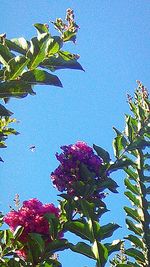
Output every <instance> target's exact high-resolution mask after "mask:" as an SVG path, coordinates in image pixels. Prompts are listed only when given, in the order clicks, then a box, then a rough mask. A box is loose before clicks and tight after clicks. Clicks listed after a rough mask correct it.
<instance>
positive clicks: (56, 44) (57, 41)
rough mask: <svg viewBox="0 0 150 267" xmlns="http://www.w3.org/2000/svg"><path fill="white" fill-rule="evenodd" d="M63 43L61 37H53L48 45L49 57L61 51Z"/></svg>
mask: <svg viewBox="0 0 150 267" xmlns="http://www.w3.org/2000/svg"><path fill="white" fill-rule="evenodd" d="M62 45H63V41H62V39H61V38H60V37H59V36H53V37H52V38H51V39H50V40H49V41H48V43H47V56H48V57H49V56H52V55H54V54H56V53H58V51H59V50H60V48H61V47H62Z"/></svg>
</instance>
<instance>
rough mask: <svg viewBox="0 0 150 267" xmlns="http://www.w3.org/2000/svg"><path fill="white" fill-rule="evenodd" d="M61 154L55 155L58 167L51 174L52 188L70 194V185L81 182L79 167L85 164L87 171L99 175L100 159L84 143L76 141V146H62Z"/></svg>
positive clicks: (71, 191) (71, 190)
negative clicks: (58, 163)
mask: <svg viewBox="0 0 150 267" xmlns="http://www.w3.org/2000/svg"><path fill="white" fill-rule="evenodd" d="M61 149H62V150H63V152H62V153H60V154H58V153H56V158H57V159H58V161H59V162H60V165H59V166H58V168H57V169H55V171H54V172H52V173H51V179H52V182H53V184H54V186H55V187H56V188H57V189H58V190H59V191H61V192H63V191H67V193H70V194H72V193H73V189H72V184H73V183H74V182H75V181H81V180H82V179H81V176H80V165H81V163H83V164H85V165H86V166H87V168H88V170H89V171H91V172H94V173H95V177H97V176H98V174H99V168H100V166H101V164H102V159H101V158H100V157H99V156H97V155H95V154H94V151H93V149H92V148H91V147H89V146H88V145H87V144H86V143H85V142H82V141H78V142H77V143H76V144H73V145H68V146H62V147H61Z"/></svg>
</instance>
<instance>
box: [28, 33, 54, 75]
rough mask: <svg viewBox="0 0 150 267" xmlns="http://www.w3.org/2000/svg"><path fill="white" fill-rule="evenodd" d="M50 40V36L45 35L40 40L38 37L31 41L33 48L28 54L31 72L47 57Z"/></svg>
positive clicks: (31, 47)
mask: <svg viewBox="0 0 150 267" xmlns="http://www.w3.org/2000/svg"><path fill="white" fill-rule="evenodd" d="M49 38H50V37H49V34H47V33H43V34H41V36H40V38H39V39H38V38H37V37H33V38H32V39H31V42H30V43H31V46H30V48H29V50H28V52H27V54H26V56H27V57H28V58H29V59H30V62H29V63H28V68H29V69H30V70H32V69H35V68H36V67H37V66H38V65H39V64H40V63H41V62H42V61H43V60H44V58H45V57H46V53H47V49H46V48H47V42H48V40H49Z"/></svg>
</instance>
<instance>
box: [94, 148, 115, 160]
mask: <svg viewBox="0 0 150 267" xmlns="http://www.w3.org/2000/svg"><path fill="white" fill-rule="evenodd" d="M93 148H94V150H95V151H96V152H97V154H98V156H100V157H101V158H102V159H103V160H104V162H107V163H109V162H110V160H111V159H110V155H109V153H108V152H107V151H106V150H105V149H103V148H101V147H99V146H96V145H93Z"/></svg>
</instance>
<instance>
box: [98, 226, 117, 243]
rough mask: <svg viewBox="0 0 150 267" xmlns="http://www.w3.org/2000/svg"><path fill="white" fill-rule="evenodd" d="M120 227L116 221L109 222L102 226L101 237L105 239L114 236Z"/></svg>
mask: <svg viewBox="0 0 150 267" xmlns="http://www.w3.org/2000/svg"><path fill="white" fill-rule="evenodd" d="M118 228H120V226H119V225H118V224H116V223H108V224H106V225H104V226H101V227H100V230H99V234H98V235H99V238H100V239H101V240H103V239H105V238H108V237H110V236H112V235H113V232H114V231H115V230H117V229H118Z"/></svg>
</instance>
